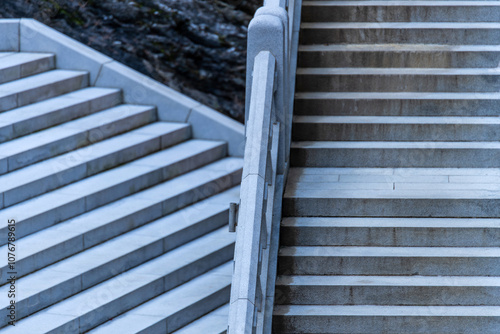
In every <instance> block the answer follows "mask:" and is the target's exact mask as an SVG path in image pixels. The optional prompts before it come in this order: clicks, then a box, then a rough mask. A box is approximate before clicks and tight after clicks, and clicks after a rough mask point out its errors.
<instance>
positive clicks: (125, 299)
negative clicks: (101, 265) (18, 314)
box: [0, 228, 234, 333]
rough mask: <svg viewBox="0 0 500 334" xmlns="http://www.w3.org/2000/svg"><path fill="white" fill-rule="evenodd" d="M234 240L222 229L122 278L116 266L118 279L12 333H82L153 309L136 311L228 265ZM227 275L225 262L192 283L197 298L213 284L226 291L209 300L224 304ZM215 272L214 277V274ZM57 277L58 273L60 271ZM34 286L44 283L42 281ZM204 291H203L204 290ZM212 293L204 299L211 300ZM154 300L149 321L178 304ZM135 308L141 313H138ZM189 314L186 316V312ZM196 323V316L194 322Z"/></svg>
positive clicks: (40, 314) (67, 301)
mask: <svg viewBox="0 0 500 334" xmlns="http://www.w3.org/2000/svg"><path fill="white" fill-rule="evenodd" d="M232 239H234V236H232V235H230V234H229V233H228V232H227V229H226V228H223V229H221V230H218V231H214V232H212V233H211V234H208V235H206V236H204V237H202V238H200V239H198V240H195V241H193V242H191V243H189V244H186V245H184V246H181V247H179V248H177V249H175V250H173V251H171V252H169V253H166V254H164V255H161V256H159V257H157V258H155V259H153V260H150V261H148V262H146V263H144V264H142V265H140V266H138V267H136V268H134V269H131V270H128V271H125V272H123V273H121V274H119V273H120V272H121V268H120V267H117V268H115V269H114V271H115V272H114V274H115V275H116V274H119V275H117V276H115V277H113V278H111V279H109V280H107V281H104V282H102V283H100V284H98V285H96V286H93V287H91V288H88V289H87V290H85V291H83V292H81V293H79V294H77V295H75V296H73V297H70V298H67V299H65V300H62V301H61V302H59V303H57V304H55V305H52V306H49V307H47V308H45V309H43V310H42V311H39V312H38V313H36V314H33V315H32V316H30V317H28V318H26V319H24V320H20V321H19V322H17V324H16V329H17V330H19V331H20V332H22V333H35V332H43V333H45V332H50V331H54V332H55V331H60V332H63V333H73V332H80V333H82V332H86V331H88V330H90V329H92V328H94V327H96V326H98V325H100V324H102V323H104V322H106V321H108V320H110V319H112V318H115V317H117V316H118V315H120V314H122V313H124V312H127V311H129V310H131V309H134V308H135V309H134V310H133V312H136V311H138V310H140V309H141V307H145V305H151V304H149V303H147V304H144V305H143V306H139V305H140V304H142V303H144V302H146V301H148V300H150V299H152V298H155V297H156V296H158V295H159V294H162V293H163V292H166V291H169V290H171V289H174V288H175V287H177V286H179V285H181V284H183V283H185V282H187V281H189V280H191V279H193V278H195V277H196V276H199V275H202V274H203V273H205V272H207V271H209V270H211V269H212V268H214V267H216V266H220V265H222V264H223V263H225V262H227V261H228V260H229V259H230V258H231V256H232V252H233V251H234V246H229V245H230V244H233V245H234V241H233V240H232ZM230 270H231V264H230V263H228V264H225V265H223V266H222V269H221V268H216V269H215V270H214V271H213V272H212V273H211V272H209V273H207V275H204V276H202V277H199V278H197V279H196V282H199V281H201V284H196V287H195V288H194V289H193V290H195V291H196V292H197V293H198V296H199V294H200V292H201V291H207V289H206V288H207V287H213V285H214V283H215V284H216V285H217V286H218V287H219V288H218V289H216V291H220V290H221V289H222V290H224V291H223V293H222V295H225V294H227V300H223V299H226V298H220V297H219V298H213V299H212V301H215V302H216V303H217V302H218V303H220V304H219V305H215V307H217V306H220V305H222V304H224V303H227V301H228V300H229V284H230V279H231V276H230ZM228 271H229V273H228ZM214 272H215V274H213V273H214ZM55 273H56V271H53V272H52V275H54V274H55ZM57 273H58V274H59V275H61V274H62V273H61V272H58V271H57ZM227 273H228V274H227ZM207 276H209V277H210V280H209V281H210V283H209V282H207V280H206V279H204V278H205V277H207ZM222 278H225V279H222ZM214 281H215V282H214ZM37 282H38V283H39V284H43V282H42V281H40V280H38V281H37ZM192 282H195V281H192ZM212 282H214V283H212ZM217 282H218V283H217ZM187 286H190V287H191V286H192V284H189V283H188V285H187ZM204 286H205V288H203V287H204ZM183 287H185V285H183V286H180V287H179V288H180V291H182V292H180V293H179V292H178V291H179V288H178V289H174V290H172V291H170V292H171V294H170V295H174V296H175V298H174V299H173V300H178V301H181V299H180V296H182V294H183V293H186V290H185V289H183ZM226 290H227V292H226ZM56 291H60V290H56ZM213 292H215V291H213V290H212V294H213ZM212 294H208V296H207V295H205V296H204V297H205V298H207V297H208V299H210V295H212ZM186 295H187V294H186ZM190 297H191V298H190V300H189V301H188V300H187V299H188V298H186V299H184V301H185V302H187V303H186V304H187V305H185V308H188V307H189V306H190V305H193V306H194V307H195V308H196V307H200V306H201V307H203V306H202V305H200V304H203V302H201V303H200V302H196V301H197V298H192V297H194V296H193V294H190ZM224 297H225V296H224ZM205 298H203V299H205ZM155 300H158V299H153V301H152V303H153V304H154V306H155V307H156V310H155V311H156V312H150V313H149V314H148V316H151V315H153V314H157V313H158V312H166V308H165V307H166V306H167V305H168V304H170V305H171V307H173V306H178V305H179V304H178V303H172V299H169V300H168V302H169V303H167V304H166V305H165V304H164V303H163V298H161V297H160V299H159V300H160V304H161V305H163V306H162V307H159V308H158V306H159V305H158V302H156V303H155V302H154V301H155ZM138 306H139V308H137V307H138ZM178 311H181V310H178ZM205 313H206V312H205ZM187 315H188V316H189V312H187ZM200 315H201V314H200ZM177 316H178V317H179V318H183V317H186V313H184V312H179V314H177ZM196 318H197V317H196V316H195V317H194V319H196ZM194 319H192V320H194ZM8 330H9V328H4V329H3V330H0V333H2V332H4V331H8Z"/></svg>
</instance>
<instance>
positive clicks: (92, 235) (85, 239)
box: [0, 207, 227, 302]
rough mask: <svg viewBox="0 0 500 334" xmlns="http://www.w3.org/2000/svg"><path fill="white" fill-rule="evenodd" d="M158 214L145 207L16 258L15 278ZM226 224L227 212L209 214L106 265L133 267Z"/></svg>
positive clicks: (151, 208) (102, 271) (4, 276)
mask: <svg viewBox="0 0 500 334" xmlns="http://www.w3.org/2000/svg"><path fill="white" fill-rule="evenodd" d="M148 209H149V210H148ZM159 213H160V210H159V209H158V208H154V207H150V208H146V209H145V210H142V211H141V212H137V213H134V214H132V215H129V216H127V217H123V218H121V219H117V220H115V221H113V222H111V223H110V224H108V225H105V226H103V227H101V228H99V229H94V230H92V231H89V232H88V233H84V234H81V235H79V236H76V237H75V238H73V239H70V240H67V241H66V242H65V243H62V244H57V245H55V246H53V247H51V248H47V249H45V250H44V251H43V252H38V253H36V254H35V255H32V256H29V257H25V258H21V259H19V260H18V261H16V267H17V277H22V276H25V275H28V274H30V273H32V272H35V271H36V270H38V269H41V268H44V267H46V266H49V265H51V264H53V263H56V262H57V261H60V260H62V259H65V258H68V257H70V256H72V255H75V254H76V253H78V252H82V251H84V250H86V249H89V248H91V247H93V246H96V245H97V244H99V243H101V242H104V241H106V240H109V239H111V238H114V237H117V236H118V235H120V234H122V233H127V232H130V231H131V230H132V229H134V228H137V227H140V226H143V225H145V224H147V223H149V222H150V221H151V220H153V219H157V218H160V217H161V216H160V214H159ZM225 224H227V211H226V212H222V213H221V214H218V215H215V216H212V217H210V218H209V219H205V220H203V221H199V222H196V223H194V224H193V225H191V226H189V228H187V229H185V230H181V231H178V232H176V233H174V234H170V235H167V236H165V237H164V238H159V239H158V240H156V241H154V242H152V243H151V244H148V245H146V246H144V247H143V248H141V249H138V250H137V251H136V252H135V253H133V254H127V255H125V256H124V257H122V258H120V259H115V260H114V261H112V262H108V263H106V266H113V267H115V268H123V270H122V271H124V270H126V269H130V268H133V267H135V266H136V265H138V264H140V263H142V262H145V261H147V260H149V259H152V258H154V257H156V256H159V255H161V254H163V253H166V252H168V251H170V250H172V249H174V248H176V247H179V246H181V245H183V244H186V243H188V242H190V241H192V240H194V239H196V238H199V237H201V236H203V235H205V234H206V233H209V232H211V231H213V230H215V229H217V228H220V227H222V226H224V225H225ZM139 255H140V256H139ZM138 261H139V262H138ZM94 271H95V272H96V273H99V274H102V273H104V274H105V275H108V276H105V277H104V278H100V279H107V278H109V277H110V276H109V275H110V271H106V270H103V268H97V269H96V270H94ZM0 272H1V273H2V278H5V280H6V279H7V277H8V275H7V272H8V268H7V266H5V267H3V268H1V270H0ZM111 274H113V275H116V274H117V270H115V271H114V272H113V273H111ZM94 276H95V275H94ZM55 301H57V300H54V302H55Z"/></svg>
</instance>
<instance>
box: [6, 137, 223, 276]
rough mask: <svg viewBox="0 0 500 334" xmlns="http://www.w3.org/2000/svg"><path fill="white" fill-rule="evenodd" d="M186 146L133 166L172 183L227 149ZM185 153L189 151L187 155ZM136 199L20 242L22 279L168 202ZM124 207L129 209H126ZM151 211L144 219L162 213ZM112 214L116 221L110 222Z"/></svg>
mask: <svg viewBox="0 0 500 334" xmlns="http://www.w3.org/2000/svg"><path fill="white" fill-rule="evenodd" d="M186 144H187V145H186ZM186 144H185V145H183V144H180V145H178V146H179V147H177V146H176V147H174V148H172V149H167V150H165V151H162V152H159V153H156V154H153V155H151V156H148V157H146V158H142V159H140V160H137V161H136V162H134V163H132V165H133V166H151V168H150V174H152V173H161V174H162V176H161V179H162V180H168V179H171V178H172V177H175V176H177V175H178V174H179V171H180V170H182V171H183V172H184V173H187V172H189V171H191V170H193V169H195V168H198V167H201V166H203V165H205V164H207V163H210V162H213V161H214V160H217V159H220V158H222V155H223V154H222V153H224V146H223V145H222V143H217V142H213V143H212V145H210V146H209V145H207V144H205V145H203V144H204V143H199V142H198V143H196V142H188V143H186ZM194 144H197V145H198V146H200V149H199V150H194V149H193V147H192V146H193V145H194ZM189 146H191V147H189ZM181 150H185V152H182V151H181ZM133 177H134V174H133V173H131V179H132V178H133ZM139 196H140V194H139ZM135 197H137V196H135ZM135 197H134V196H133V195H132V198H128V197H126V198H125V199H123V200H121V201H119V202H118V203H113V204H111V205H109V206H107V207H104V208H102V209H100V210H96V211H91V212H89V213H88V214H84V215H82V216H78V217H76V218H73V219H70V220H68V221H66V222H63V223H59V224H57V225H55V226H52V227H50V228H45V229H44V230H41V231H39V232H37V233H34V234H32V235H29V236H27V237H26V238H22V239H20V240H18V242H17V243H18V245H19V249H20V251H19V252H18V254H17V259H16V267H17V275H18V276H19V277H20V276H24V275H27V274H29V273H31V272H33V271H35V270H38V269H40V268H43V267H44V266H46V265H48V264H51V263H54V262H56V261H59V260H61V259H63V258H65V257H67V256H70V255H73V254H75V253H76V252H78V251H81V250H82V249H86V248H89V247H92V246H94V245H96V244H97V243H99V242H103V241H105V240H107V239H110V238H112V237H115V236H116V235H118V234H120V233H123V232H126V230H124V229H123V228H122V229H119V228H118V229H117V228H113V227H112V225H113V224H118V222H117V221H116V220H121V221H122V222H123V221H124V220H126V219H129V220H130V219H131V218H130V215H131V214H132V215H134V214H137V213H142V214H144V211H145V210H148V209H151V208H152V207H154V205H155V204H156V205H158V203H159V202H161V200H165V196H163V197H161V198H159V199H157V200H156V201H153V202H152V203H151V202H147V201H144V200H136V201H137V203H134V199H135ZM124 206H126V207H127V208H128V209H127V210H124V208H123V207H124ZM131 210H135V211H131ZM151 211H152V212H150V213H149V215H145V216H144V217H150V218H151V216H152V215H153V216H154V212H156V214H158V212H159V210H157V211H154V210H151ZM113 213H114V215H113ZM110 215H111V217H113V218H114V219H115V220H111V221H110ZM139 217H140V215H139V216H135V217H134V219H135V222H134V224H133V226H135V227H136V226H139V225H141V222H142V223H146V222H147V220H144V218H143V219H139ZM88 220H91V221H96V222H95V223H93V224H92V223H86V224H83V222H84V221H88ZM108 224H109V225H108ZM125 227H128V228H131V226H130V225H126V226H125ZM82 243H83V245H82ZM0 249H5V250H7V246H6V245H4V246H3V247H0ZM8 271H9V270H8V268H7V266H3V267H1V268H0V272H2V273H3V275H5V273H6V272H8ZM2 277H3V276H2Z"/></svg>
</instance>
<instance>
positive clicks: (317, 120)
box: [293, 115, 500, 125]
mask: <svg viewBox="0 0 500 334" xmlns="http://www.w3.org/2000/svg"><path fill="white" fill-rule="evenodd" d="M293 122H294V123H314V124H321V123H329V124H358V123H364V124H451V125H467V124H494V125H498V124H500V117H494V116H487V117H473V116H470V117H463V116H314V115H313V116H309V115H296V116H294V117H293Z"/></svg>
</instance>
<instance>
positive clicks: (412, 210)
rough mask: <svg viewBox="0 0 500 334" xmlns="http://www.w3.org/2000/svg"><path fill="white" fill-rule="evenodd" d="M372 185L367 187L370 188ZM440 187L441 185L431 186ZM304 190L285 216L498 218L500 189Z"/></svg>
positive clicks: (291, 194)
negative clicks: (499, 190)
mask: <svg viewBox="0 0 500 334" xmlns="http://www.w3.org/2000/svg"><path fill="white" fill-rule="evenodd" d="M370 186H371V185H367V187H370ZM431 186H434V187H437V186H439V184H436V183H434V184H431ZM431 186H430V185H427V187H426V189H420V190H380V189H359V188H358V189H335V191H332V189H319V190H318V189H300V190H294V189H291V190H287V192H286V193H285V197H284V199H283V202H284V207H285V208H284V209H283V214H284V215H285V216H288V217H290V216H297V217H312V216H317V217H336V216H339V217H408V218H412V217H422V218H423V217H429V218H453V217H463V218H467V217H470V218H497V217H499V216H500V209H499V205H500V195H499V192H498V189H497V190H467V191H465V190H441V189H436V188H431Z"/></svg>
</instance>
